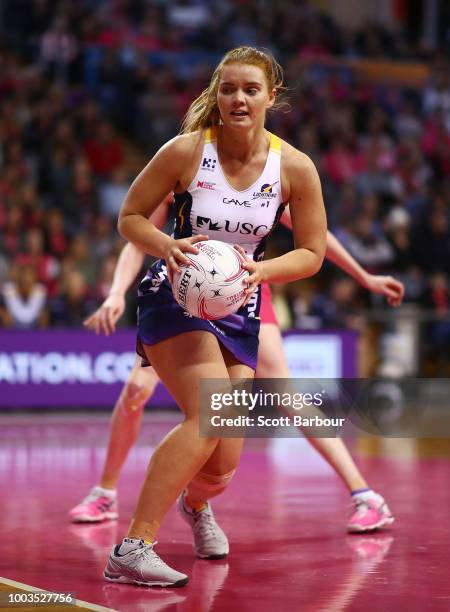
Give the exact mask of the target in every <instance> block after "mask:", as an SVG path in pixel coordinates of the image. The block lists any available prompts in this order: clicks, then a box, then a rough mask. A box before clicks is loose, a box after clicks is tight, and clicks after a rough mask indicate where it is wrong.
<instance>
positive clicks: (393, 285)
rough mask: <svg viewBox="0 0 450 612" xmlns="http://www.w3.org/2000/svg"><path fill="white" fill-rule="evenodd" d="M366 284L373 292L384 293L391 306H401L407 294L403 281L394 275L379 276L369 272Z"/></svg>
mask: <svg viewBox="0 0 450 612" xmlns="http://www.w3.org/2000/svg"><path fill="white" fill-rule="evenodd" d="M366 286H367V289H368V290H369V291H372V293H378V294H380V295H384V296H385V297H386V299H387V301H388V304H389V305H390V306H395V307H396V306H400V304H401V303H402V301H403V296H404V295H405V287H404V285H403V283H401V282H400V281H398V280H397V279H396V278H393V277H392V276H377V275H375V274H369V275H368V278H367V281H366Z"/></svg>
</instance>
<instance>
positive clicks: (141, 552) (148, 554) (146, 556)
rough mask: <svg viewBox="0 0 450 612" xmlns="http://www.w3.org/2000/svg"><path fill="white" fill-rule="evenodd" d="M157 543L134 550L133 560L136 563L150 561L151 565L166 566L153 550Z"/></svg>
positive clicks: (143, 545)
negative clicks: (134, 559)
mask: <svg viewBox="0 0 450 612" xmlns="http://www.w3.org/2000/svg"><path fill="white" fill-rule="evenodd" d="M157 543H158V542H152V544H144V543H142V545H141V546H140V547H139V548H136V550H135V553H136V554H135V558H136V560H137V561H141V560H142V561H150V562H151V564H152V565H166V564H165V563H164V561H163V560H162V559H161V557H160V556H159V555H158V554H157V553H156V552H155V551H154V550H153V547H154V546H155V545H156V544H157Z"/></svg>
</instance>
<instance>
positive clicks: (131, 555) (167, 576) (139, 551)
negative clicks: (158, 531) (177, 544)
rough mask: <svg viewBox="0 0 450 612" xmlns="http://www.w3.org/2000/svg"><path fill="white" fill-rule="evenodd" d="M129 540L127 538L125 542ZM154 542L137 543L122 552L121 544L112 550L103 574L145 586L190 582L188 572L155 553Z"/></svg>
mask: <svg viewBox="0 0 450 612" xmlns="http://www.w3.org/2000/svg"><path fill="white" fill-rule="evenodd" d="M125 542H129V540H127V538H125V540H124V543H125ZM155 544H156V542H154V543H153V544H144V542H143V541H142V540H139V541H138V542H137V543H136V548H133V549H132V550H128V552H126V553H125V554H120V553H119V550H120V548H121V547H122V545H121V544H117V546H114V548H113V549H112V550H111V554H110V555H109V559H108V563H107V564H106V567H105V570H104V572H103V576H104V578H105V580H108V581H109V582H126V583H129V584H139V585H144V586H159V587H168V586H170V587H180V586H184V585H185V584H187V583H188V581H189V578H188V577H187V576H186V574H182V573H181V572H177V571H176V570H174V569H172V568H171V567H169V566H168V565H167V563H164V561H163V560H162V559H161V558H160V557H159V556H158V555H157V554H156V553H155V551H154V550H153V549H154V546H155Z"/></svg>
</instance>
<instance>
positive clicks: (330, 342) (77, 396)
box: [0, 330, 356, 410]
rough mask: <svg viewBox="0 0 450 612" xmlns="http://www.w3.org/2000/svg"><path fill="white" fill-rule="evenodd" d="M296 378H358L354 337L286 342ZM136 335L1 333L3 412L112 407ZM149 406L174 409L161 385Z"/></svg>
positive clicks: (292, 337) (307, 336) (308, 336)
mask: <svg viewBox="0 0 450 612" xmlns="http://www.w3.org/2000/svg"><path fill="white" fill-rule="evenodd" d="M284 342H285V349H286V354H287V357H288V362H289V366H290V368H291V372H292V375H293V376H294V377H297V378H301V377H308V378H313V377H317V378H339V377H341V376H343V377H349V378H351V377H354V376H356V366H355V355H356V351H355V343H356V337H355V335H354V334H353V333H350V332H314V333H312V332H307V333H304V332H289V333H287V334H286V335H285V338H284ZM135 343H136V334H135V332H134V331H133V330H120V331H117V332H116V333H115V334H113V335H112V336H109V337H106V336H95V335H94V334H92V333H91V332H87V331H82V330H80V331H78V330H61V331H59V330H48V331H1V332H0V410H1V409H2V408H3V409H11V408H87V407H107V406H112V405H113V404H114V402H115V401H116V399H117V397H118V394H119V392H120V390H121V388H122V385H123V383H124V382H125V381H126V379H127V377H128V375H129V372H130V370H131V368H132V367H133V364H134V360H135V353H134V347H135ZM150 404H151V405H154V406H159V407H169V406H173V405H174V402H173V399H172V398H171V396H170V395H169V393H168V392H167V391H166V389H165V388H164V386H163V385H158V387H157V389H156V392H155V394H154V396H153V397H152V399H151V401H150Z"/></svg>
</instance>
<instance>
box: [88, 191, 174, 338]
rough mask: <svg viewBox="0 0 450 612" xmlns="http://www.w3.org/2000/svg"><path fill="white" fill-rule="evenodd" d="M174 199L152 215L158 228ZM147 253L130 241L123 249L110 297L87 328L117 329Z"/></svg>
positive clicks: (165, 201)
mask: <svg viewBox="0 0 450 612" xmlns="http://www.w3.org/2000/svg"><path fill="white" fill-rule="evenodd" d="M171 199H172V194H169V195H168V196H167V197H166V198H164V201H163V202H162V203H161V205H160V206H158V208H157V209H156V210H155V212H154V213H153V215H152V216H151V219H150V220H151V222H152V223H153V224H154V225H155V226H156V227H158V228H160V227H164V225H165V223H166V220H167V207H168V204H169V201H170V200H171ZM144 257H145V253H144V252H143V251H141V250H140V249H138V248H137V247H136V246H134V244H131V242H128V243H127V244H126V245H125V246H124V248H123V249H122V251H121V253H120V255H119V259H118V261H117V264H116V267H115V270H114V276H113V282H112V284H111V289H110V290H109V293H108V297H107V298H106V299H105V301H104V302H103V304H102V305H101V306H100V308H98V309H97V310H96V311H95V312H93V313H92V314H91V315H90V316H89V317H88V318H87V319H86V320H85V321H84V326H85V327H87V329H91V330H93V331H95V333H96V334H98V333H100V332H103V333H104V334H105V335H107V336H109V334H110V333H114V332H115V331H116V323H117V321H118V320H119V319H120V317H121V316H122V314H123V312H124V310H125V294H126V292H127V291H128V289H129V287H130V285H131V283H132V282H133V281H134V279H135V278H136V276H137V274H138V272H139V270H140V269H141V267H142V264H143V262H144Z"/></svg>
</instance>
